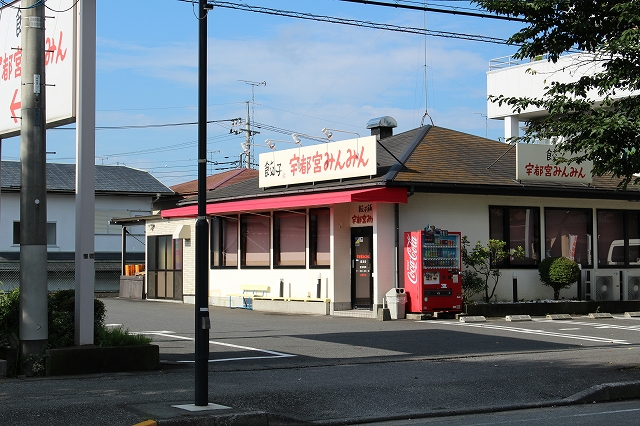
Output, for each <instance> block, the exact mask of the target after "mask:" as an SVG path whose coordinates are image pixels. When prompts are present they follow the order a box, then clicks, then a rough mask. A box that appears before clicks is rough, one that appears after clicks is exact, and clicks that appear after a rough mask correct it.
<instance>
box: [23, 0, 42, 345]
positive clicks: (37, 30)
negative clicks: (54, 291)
mask: <svg viewBox="0 0 640 426" xmlns="http://www.w3.org/2000/svg"><path fill="white" fill-rule="evenodd" d="M20 6H21V8H22V21H21V25H20V31H21V45H22V77H21V90H20V92H21V95H20V96H21V99H20V101H21V102H22V108H21V110H22V112H21V114H22V117H21V118H22V122H21V125H20V162H21V172H20V179H21V188H20V322H19V330H20V331H19V333H20V354H21V356H22V357H27V356H29V355H40V354H43V353H44V351H45V349H46V347H47V343H48V334H49V329H48V315H47V158H46V138H45V136H46V132H45V117H46V114H45V105H46V103H45V75H44V72H45V71H44V53H45V34H44V1H42V0H22V1H21V4H20Z"/></svg>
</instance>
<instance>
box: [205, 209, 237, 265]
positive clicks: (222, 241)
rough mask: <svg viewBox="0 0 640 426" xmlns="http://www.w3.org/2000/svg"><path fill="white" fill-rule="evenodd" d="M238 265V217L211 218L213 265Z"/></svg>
mask: <svg viewBox="0 0 640 426" xmlns="http://www.w3.org/2000/svg"><path fill="white" fill-rule="evenodd" d="M237 266H238V219H237V218H234V217H220V216H215V217H212V218H211V267H212V268H220V267H230V268H231V267H237Z"/></svg>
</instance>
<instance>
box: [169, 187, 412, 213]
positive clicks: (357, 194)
mask: <svg viewBox="0 0 640 426" xmlns="http://www.w3.org/2000/svg"><path fill="white" fill-rule="evenodd" d="M406 202H407V190H406V188H387V187H382V188H368V189H356V190H348V191H333V192H321V193H313V194H300V195H285V196H280V197H278V196H272V197H263V198H256V199H251V200H238V201H224V202H220V203H207V214H208V215H213V214H221V213H237V212H245V211H259V210H279V209H297V208H303V207H313V206H327V205H331V204H341V203H403V204H404V203H406ZM160 215H161V216H162V217H163V218H172V217H196V216H198V206H197V205H192V206H185V207H178V208H175V209H169V210H163V211H162V212H161V213H160Z"/></svg>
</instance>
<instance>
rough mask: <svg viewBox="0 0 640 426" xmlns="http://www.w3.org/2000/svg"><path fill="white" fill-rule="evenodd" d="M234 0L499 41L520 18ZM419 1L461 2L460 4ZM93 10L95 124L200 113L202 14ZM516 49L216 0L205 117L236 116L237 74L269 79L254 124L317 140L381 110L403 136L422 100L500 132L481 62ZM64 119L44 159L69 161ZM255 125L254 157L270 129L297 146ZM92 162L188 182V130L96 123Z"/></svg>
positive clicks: (213, 140) (223, 131) (173, 8)
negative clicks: (490, 113) (489, 115)
mask: <svg viewBox="0 0 640 426" xmlns="http://www.w3.org/2000/svg"><path fill="white" fill-rule="evenodd" d="M238 3H246V4H249V5H254V6H264V7H269V8H273V9H284V10H291V11H296V12H307V13H313V14H318V15H327V16H334V17H340V18H349V19H358V20H364V21H372V22H376V23H387V24H394V25H398V26H409V27H419V28H423V27H424V26H425V18H426V27H427V28H428V29H431V30H436V31H450V32H457V33H466V34H480V35H484V36H491V37H499V38H507V37H508V36H510V35H511V34H512V33H514V32H515V31H516V30H517V29H518V28H519V25H518V24H517V23H510V22H504V21H497V20H489V19H481V18H472V17H461V16H455V15H444V14H436V13H427V14H426V15H425V14H424V13H423V12H420V11H411V10H403V9H394V8H386V7H379V6H372V5H361V4H353V3H346V2H342V1H338V0H304V1H300V0H298V1H286V0H269V1H267V0H243V1H242V2H238ZM416 3H422V2H416ZM428 5H430V6H435V7H438V5H444V6H452V5H453V6H458V7H468V6H469V5H468V3H466V2H462V1H456V2H453V1H440V2H435V1H433V2H431V1H430V2H428ZM196 8H197V7H196ZM97 13H98V15H97V68H98V70H97V89H96V90H97V99H96V103H97V105H96V109H97V112H96V122H97V126H103V127H118V126H139V125H152V124H166V123H184V122H195V121H197V75H198V69H197V51H198V50H197V49H198V21H197V19H196V17H195V15H194V13H195V8H194V7H193V6H192V4H191V3H187V2H183V1H178V0H126V1H125V0H97ZM515 50H516V49H515V48H514V47H510V46H504V45H498V44H489V43H482V42H475V41H467V40H458V39H448V38H440V37H426V38H425V37H424V36H420V35H415V34H407V33H398V32H389V31H383V30H374V29H367V28H359V27H352V26H344V25H338V24H331V23H324V22H315V21H307V20H300V19H294V18H287V17H280V16H272V15H264V14H258V13H251V12H246V11H239V10H232V9H225V8H218V7H217V8H215V9H214V10H213V11H211V12H210V13H209V17H208V53H209V60H208V63H209V65H208V114H207V116H208V119H209V120H224V119H231V118H236V117H241V118H245V116H246V102H247V101H249V100H251V97H252V86H251V85H248V84H246V83H244V82H242V81H239V80H246V81H253V82H262V81H266V85H265V86H256V87H255V88H254V99H255V102H254V103H253V104H252V105H251V115H252V120H253V121H254V122H256V123H261V124H265V125H268V126H273V127H276V128H280V129H284V130H289V131H291V132H297V133H303V134H309V135H314V136H315V135H317V136H320V135H321V129H322V128H324V127H328V128H332V129H340V130H345V131H349V132H357V133H359V134H360V135H363V136H364V135H367V134H369V130H367V129H366V123H367V121H368V120H369V119H371V118H374V117H379V116H383V115H390V116H392V117H394V118H395V119H396V120H397V122H398V128H397V129H395V133H399V132H403V131H406V130H410V129H413V128H415V127H418V126H420V122H421V120H422V117H423V114H424V112H425V103H426V106H427V107H428V111H429V115H430V116H431V117H432V119H433V121H434V124H435V125H436V126H440V127H447V128H450V129H454V130H459V131H462V132H467V133H471V134H475V135H479V136H485V135H488V137H489V138H492V139H497V138H498V137H500V136H502V135H503V127H502V122H501V121H493V120H488V122H487V120H486V118H485V114H486V71H487V70H488V63H489V60H490V59H493V58H497V57H501V56H506V55H510V54H513V53H514V52H515ZM425 64H426V68H425ZM425 69H426V76H425ZM426 122H428V119H427V121H426ZM66 127H67V130H65V129H64V128H62V129H60V128H59V129H51V130H48V131H47V151H51V152H55V153H56V154H51V155H48V156H47V160H48V161H49V162H62V163H72V162H74V161H75V133H74V132H73V130H70V129H68V128H73V127H74V126H73V125H71V126H66ZM229 130H230V125H229V123H221V124H210V125H209V126H208V128H207V136H208V139H209V140H208V150H209V151H210V154H209V158H210V159H211V160H213V161H217V162H218V163H227V162H230V161H234V160H237V158H238V156H239V154H240V153H241V152H242V149H241V147H240V144H241V143H242V142H243V141H244V135H243V134H240V135H233V134H230V133H229ZM256 130H258V131H260V134H257V135H255V137H254V142H255V154H256V156H257V155H258V154H259V153H260V152H265V151H268V150H269V148H268V147H267V146H266V144H265V140H266V139H267V138H269V139H276V140H284V141H291V142H293V140H292V138H291V136H290V135H288V134H283V133H280V132H273V131H267V130H265V129H256ZM334 134H335V136H334V138H338V139H347V138H351V137H353V135H351V134H348V133H340V132H334ZM304 143H305V144H311V143H313V142H312V141H309V140H305V141H304ZM276 146H277V148H278V149H287V148H292V147H293V146H294V145H289V144H287V143H285V142H276ZM19 155H20V154H19V138H10V139H6V140H3V143H2V158H3V159H4V160H18V159H19ZM96 157H97V158H96V164H105V165H106V164H126V165H128V166H131V167H136V168H140V169H143V170H148V171H149V172H151V173H152V174H153V175H154V176H155V177H157V178H158V179H159V180H161V181H162V182H163V183H165V184H166V185H169V186H170V185H174V184H176V183H181V182H185V181H189V180H193V179H196V171H197V163H196V160H197V126H176V127H162V128H149V129H122V130H98V131H97V132H96ZM439 160H440V159H439ZM215 167H229V165H228V164H219V165H218V166H215V165H211V166H210V169H211V172H216V170H214V168H215Z"/></svg>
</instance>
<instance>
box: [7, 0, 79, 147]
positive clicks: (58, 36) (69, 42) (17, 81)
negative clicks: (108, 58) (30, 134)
mask: <svg viewBox="0 0 640 426" xmlns="http://www.w3.org/2000/svg"><path fill="white" fill-rule="evenodd" d="M76 3H77V1H76V0H47V3H46V6H47V9H46V18H45V84H46V102H47V105H46V110H47V120H46V121H47V127H55V126H59V125H62V124H67V123H72V122H73V121H74V120H75V115H76V114H75V113H76V111H75V98H76V93H75V87H76V84H75V82H76V72H75V71H76V67H75V64H76ZM19 6H20V1H14V2H11V3H9V4H7V5H6V6H3V7H2V8H0V138H8V137H11V136H16V135H19V134H20V107H21V105H20V90H21V81H22V50H21V46H20V43H21V33H22V25H23V22H22V11H21V9H20V7H19Z"/></svg>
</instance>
